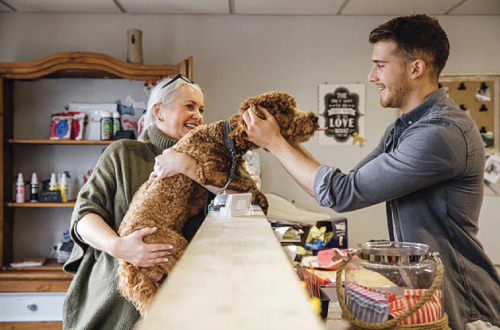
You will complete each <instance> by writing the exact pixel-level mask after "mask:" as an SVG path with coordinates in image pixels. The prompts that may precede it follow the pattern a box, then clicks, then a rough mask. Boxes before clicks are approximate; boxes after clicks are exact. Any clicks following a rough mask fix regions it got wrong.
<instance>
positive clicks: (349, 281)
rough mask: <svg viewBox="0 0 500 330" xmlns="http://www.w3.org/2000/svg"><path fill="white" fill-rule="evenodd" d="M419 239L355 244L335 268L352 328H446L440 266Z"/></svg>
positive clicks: (344, 314)
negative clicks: (417, 240) (355, 248)
mask: <svg viewBox="0 0 500 330" xmlns="http://www.w3.org/2000/svg"><path fill="white" fill-rule="evenodd" d="M428 250H429V246H428V245H425V244H420V243H409V242H390V241H378V242H368V243H364V244H360V245H359V249H358V250H357V251H355V252H351V253H350V254H348V256H347V257H346V258H345V259H344V261H343V262H342V264H341V266H340V267H339V269H338V271H337V283H342V281H341V279H342V273H343V272H344V271H345V281H344V286H343V288H344V290H342V286H340V285H338V286H337V293H338V296H339V304H340V306H341V308H342V317H343V318H345V319H347V320H349V321H350V322H351V324H352V325H353V326H354V327H355V328H356V327H357V328H362V329H384V328H394V327H395V328H411V329H420V328H422V329H449V328H448V320H447V317H446V315H445V313H444V300H443V290H442V279H443V272H444V269H443V264H442V263H441V260H440V259H439V254H438V253H437V252H434V253H431V252H429V251H428Z"/></svg>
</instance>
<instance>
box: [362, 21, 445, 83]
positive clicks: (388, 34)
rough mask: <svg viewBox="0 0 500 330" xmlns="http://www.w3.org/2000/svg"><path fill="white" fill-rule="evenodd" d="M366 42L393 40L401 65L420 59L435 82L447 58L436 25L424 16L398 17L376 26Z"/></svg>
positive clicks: (443, 42) (441, 37)
mask: <svg viewBox="0 0 500 330" xmlns="http://www.w3.org/2000/svg"><path fill="white" fill-rule="evenodd" d="M369 40H370V43H372V44H375V43H377V42H379V41H394V42H395V43H396V45H397V50H396V51H397V52H399V54H400V55H401V60H402V61H403V63H405V64H407V63H409V62H411V61H414V60H416V59H419V58H420V59H422V60H424V61H425V63H426V65H428V66H429V65H430V67H431V70H432V71H433V72H434V77H435V78H436V79H437V78H439V75H440V74H441V71H442V70H443V68H444V66H445V65H446V61H447V60H448V55H449V53H450V42H449V41H448V36H447V35H446V33H445V32H444V30H443V29H442V28H441V25H439V22H438V21H437V20H436V19H435V18H432V17H429V16H427V15H422V14H420V15H411V16H402V17H396V18H393V19H391V20H390V21H388V22H386V23H384V24H382V25H379V26H378V27H376V28H375V29H373V30H372V32H370V39H369Z"/></svg>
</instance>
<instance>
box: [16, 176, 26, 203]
mask: <svg viewBox="0 0 500 330" xmlns="http://www.w3.org/2000/svg"><path fill="white" fill-rule="evenodd" d="M16 203H24V178H23V174H22V173H19V174H18V175H17V182H16Z"/></svg>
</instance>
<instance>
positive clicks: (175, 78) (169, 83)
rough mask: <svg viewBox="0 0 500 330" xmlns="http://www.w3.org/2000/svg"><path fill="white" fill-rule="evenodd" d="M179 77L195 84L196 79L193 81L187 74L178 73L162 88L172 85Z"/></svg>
mask: <svg viewBox="0 0 500 330" xmlns="http://www.w3.org/2000/svg"><path fill="white" fill-rule="evenodd" d="M177 79H182V80H184V81H185V82H187V83H190V84H194V81H192V80H191V79H189V78H187V77H186V76H183V75H181V74H178V75H177V76H175V77H173V78H172V79H171V80H170V81H169V82H168V83H166V84H165V85H164V86H163V87H162V88H161V89H163V88H165V87H167V86H168V85H171V84H172V83H173V82H174V81H176V80H177Z"/></svg>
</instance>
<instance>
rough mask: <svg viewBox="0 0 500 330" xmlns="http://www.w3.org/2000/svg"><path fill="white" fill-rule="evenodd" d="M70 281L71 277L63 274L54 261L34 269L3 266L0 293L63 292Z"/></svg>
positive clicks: (0, 276) (59, 265) (0, 273)
mask: <svg viewBox="0 0 500 330" xmlns="http://www.w3.org/2000/svg"><path fill="white" fill-rule="evenodd" d="M72 279H73V275H72V274H68V273H65V272H64V271H63V270H62V265H61V264H59V263H57V261H56V260H55V259H49V260H48V261H47V263H45V264H44V265H43V266H36V267H10V266H4V267H2V270H1V271H0V292H64V291H66V290H67V289H68V287H69V284H70V283H71V280H72Z"/></svg>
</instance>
